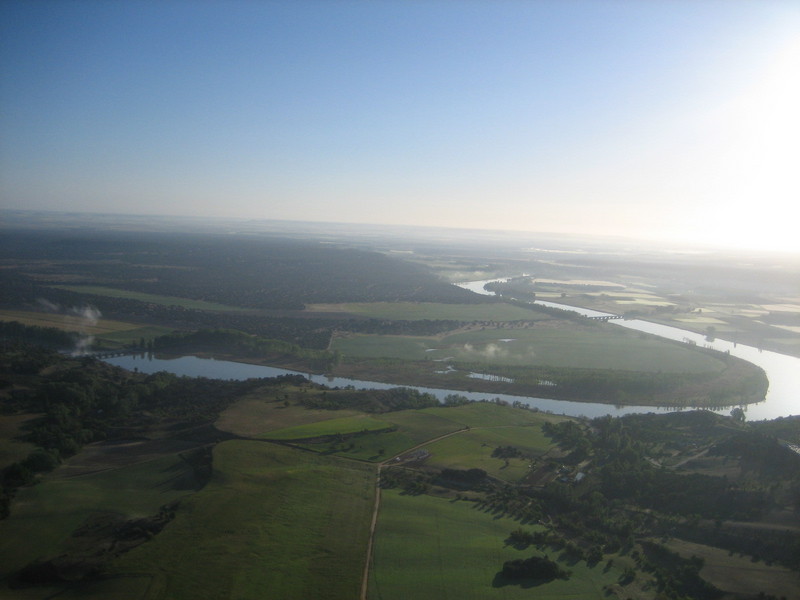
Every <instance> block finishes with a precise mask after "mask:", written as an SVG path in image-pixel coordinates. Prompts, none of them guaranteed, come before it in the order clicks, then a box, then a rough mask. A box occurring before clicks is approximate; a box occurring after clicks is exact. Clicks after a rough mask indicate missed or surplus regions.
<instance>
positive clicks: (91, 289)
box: [50, 285, 247, 312]
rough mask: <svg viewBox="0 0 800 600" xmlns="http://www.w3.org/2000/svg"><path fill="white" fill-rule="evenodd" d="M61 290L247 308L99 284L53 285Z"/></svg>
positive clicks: (222, 309) (154, 301) (196, 306)
mask: <svg viewBox="0 0 800 600" xmlns="http://www.w3.org/2000/svg"><path fill="white" fill-rule="evenodd" d="M50 287H54V288H57V289H61V290H68V291H70V292H77V293H79V294H93V295H95V296H108V297H109V298H127V299H128V300H139V301H140V302H150V303H152V304H162V305H164V306H180V307H183V308H191V309H196V310H211V311H218V312H232V311H244V310H247V309H244V308H239V307H237V306H229V305H227V304H217V303H216V302H206V301H204V300H192V299H190V298H179V297H177V296H162V295H160V294H146V293H144V292H132V291H130V290H120V289H117V288H110V287H104V286H100V285H53V286H50Z"/></svg>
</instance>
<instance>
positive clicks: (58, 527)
mask: <svg viewBox="0 0 800 600" xmlns="http://www.w3.org/2000/svg"><path fill="white" fill-rule="evenodd" d="M57 473H58V471H56V472H54V474H53V475H52V476H47V477H45V478H44V479H43V481H42V482H41V483H39V484H38V485H35V486H32V487H25V488H21V489H19V490H18V492H17V495H16V497H15V499H14V501H13V503H12V505H11V515H10V516H9V517H8V518H7V519H4V520H2V521H0V565H2V566H1V567H0V580H1V579H3V578H5V577H6V576H8V574H9V573H12V572H15V571H17V570H19V569H21V568H22V567H24V566H25V565H27V564H29V563H30V562H32V561H34V560H36V559H42V558H52V557H55V556H57V555H59V554H61V553H62V552H64V551H65V550H66V549H67V548H68V546H69V544H70V535H71V533H72V532H73V531H74V530H75V529H77V528H78V527H80V526H81V525H82V524H83V523H84V522H85V521H86V520H87V519H88V518H90V517H91V516H92V515H96V514H102V513H113V514H118V515H123V516H125V517H127V518H137V517H144V516H148V515H152V514H155V513H157V512H158V511H159V508H160V507H161V506H163V505H165V504H168V503H170V502H172V501H174V500H177V499H179V498H182V497H184V496H186V495H187V494H188V493H191V492H192V491H194V490H195V488H196V485H197V482H196V481H195V478H194V475H193V472H192V469H191V468H190V467H189V465H188V464H187V463H186V462H185V461H184V460H182V459H181V458H180V457H179V456H177V455H171V456H165V457H163V458H159V459H157V460H152V461H147V462H143V463H139V464H135V465H131V466H128V467H124V468H120V469H114V470H108V471H103V472H99V473H94V474H91V475H86V476H82V477H73V478H69V479H60V478H56V477H55V475H56V474H57ZM29 592H30V595H28V592H25V593H23V591H21V590H14V591H13V592H11V591H9V590H8V589H5V588H4V587H0V598H29V597H30V598H45V597H50V594H51V593H53V589H51V588H46V589H45V588H36V589H32V590H29ZM106 597H107V596H106Z"/></svg>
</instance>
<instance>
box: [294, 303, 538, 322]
mask: <svg viewBox="0 0 800 600" xmlns="http://www.w3.org/2000/svg"><path fill="white" fill-rule="evenodd" d="M306 310H307V311H310V312H341V313H348V314H352V315H358V316H361V317H369V318H371V319H396V320H403V321H419V320H425V319H430V320H453V321H536V320H546V319H550V318H551V317H549V316H548V315H546V314H544V313H542V312H539V311H537V310H535V309H528V308H522V307H520V306H513V305H511V304H504V303H500V302H497V303H487V304H442V303H437V302H348V303H344V304H309V305H307V306H306Z"/></svg>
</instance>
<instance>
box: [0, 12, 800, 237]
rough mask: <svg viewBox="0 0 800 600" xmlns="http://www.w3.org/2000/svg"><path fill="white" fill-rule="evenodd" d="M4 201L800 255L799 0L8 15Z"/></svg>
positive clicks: (1, 133)
mask: <svg viewBox="0 0 800 600" xmlns="http://www.w3.org/2000/svg"><path fill="white" fill-rule="evenodd" d="M0 22H1V23H2V25H0V27H2V30H1V31H0V34H1V35H0V67H2V68H1V70H0V103H1V104H0V105H1V108H2V111H0V113H1V114H0V207H3V208H30V209H43V210H73V211H92V212H106V213H137V214H169V215H195V216H197V215H199V216H226V217H243V218H276V219H298V220H319V221H337V222H360V223H394V224H411V225H434V226H452V227H478V228H492V229H515V230H529V231H545V232H559V231H561V232H571V233H601V234H602V233H606V234H611V235H629V236H634V237H646V238H650V239H675V240H684V241H705V242H709V243H719V244H731V245H740V246H744V247H747V246H754V247H773V248H781V249H792V250H796V251H800V241H798V240H797V239H795V238H798V237H800V236H797V235H796V233H795V229H796V227H795V226H794V224H793V221H796V218H795V219H792V218H790V215H791V210H792V209H793V207H794V206H795V205H796V204H797V203H798V200H800V183H799V182H798V180H799V179H800V174H798V172H800V169H798V167H797V165H798V164H800V147H799V146H798V140H800V123H799V122H798V110H797V109H796V106H798V105H800V3H798V2H793V1H792V2H790V1H786V2H783V1H777V0H775V1H770V0H759V1H749V2H741V1H736V0H724V1H723V0H719V1H706V0H691V1H689V0H686V1H678V0H670V1H666V0H664V1H655V0H653V1H633V0H629V1H620V2H610V1H602V0H595V1H580V0H559V1H552V2H546V1H527V2H525V1H522V0H514V1H503V0H499V1H493V2H489V1H488V0H487V1H476V0H472V1H470V0H466V1H463V2H458V1H456V0H447V1H439V2H435V1H430V0H419V1H403V2H401V1H370V2H368V1H361V2H339V1H336V0H325V1H319V2H303V1H299V2H298V1H292V2H290V1H288V0H287V1H285V2H267V1H255V0H248V1H244V0H242V1H236V2H234V1H227V2H200V1H192V2H177V1H169V0H168V1H166V2H147V1H144V0H140V1H135V2H134V1H109V2H101V1H100V0H96V1H92V2H86V1H78V0H72V1H59V2H46V1H39V2H15V1H11V0H6V1H5V2H3V3H2V4H1V5H0Z"/></svg>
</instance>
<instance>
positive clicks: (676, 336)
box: [105, 279, 800, 421]
mask: <svg viewBox="0 0 800 600" xmlns="http://www.w3.org/2000/svg"><path fill="white" fill-rule="evenodd" d="M493 281H505V279H501V280H493ZM487 282H488V281H472V282H467V283H463V284H459V285H460V286H461V287H464V288H466V289H470V290H472V291H474V292H477V293H479V294H492V292H487V291H486V290H484V289H483V286H484V284H486V283H487ZM536 303H537V304H542V305H544V306H551V307H554V308H561V309H564V310H571V311H575V312H578V313H580V314H583V315H584V316H606V315H608V313H603V312H599V311H596V310H590V309H582V308H576V307H573V306H568V305H566V304H557V303H555V302H544V301H540V300H537V301H536ZM609 324H614V325H618V326H620V327H628V328H630V329H636V330H638V331H644V332H647V333H652V334H654V335H658V336H661V337H665V338H668V339H672V340H679V341H685V340H692V341H693V342H694V343H696V344H698V345H700V346H706V347H710V348H713V349H715V350H720V351H722V352H725V351H729V352H730V353H731V354H732V355H734V356H737V357H739V358H743V359H745V360H748V361H750V362H752V363H753V364H756V365H758V366H759V367H761V368H762V369H764V371H765V372H766V373H767V377H768V378H769V382H770V386H769V391H768V392H767V396H766V398H765V399H764V401H762V402H758V403H755V404H748V405H746V406H743V407H742V408H744V410H745V412H746V414H747V418H748V420H751V421H758V420H762V419H775V418H777V417H785V416H789V415H792V414H797V413H798V400H800V398H798V395H800V394H799V393H798V392H800V359H798V358H795V357H793V356H787V355H784V354H779V353H777V352H768V351H766V350H764V351H762V350H760V349H758V348H753V347H750V346H745V345H744V344H735V343H732V342H727V341H724V340H715V341H713V342H707V341H706V339H705V337H704V336H702V335H700V334H697V333H693V332H691V331H686V330H683V329H679V328H677V327H669V326H667V325H660V324H657V323H650V322H648V321H642V320H639V319H632V320H624V319H615V320H612V321H609ZM105 361H106V362H108V363H110V364H113V365H116V366H119V367H123V368H126V369H129V370H134V369H135V370H138V371H140V372H142V373H156V372H158V371H167V372H169V373H175V374H176V375H186V376H188V377H210V378H215V379H237V380H238V379H248V378H251V377H276V376H278V375H286V374H298V372H297V371H290V370H287V369H280V368H277V367H265V366H260V365H251V364H246V363H239V362H231V361H224V360H215V359H213V358H198V357H196V356H182V357H179V358H174V359H164V358H154V357H148V356H142V355H126V356H117V357H114V358H107V359H105ZM299 374H301V375H304V376H306V377H308V378H309V379H310V380H311V381H313V382H315V383H320V384H324V385H327V386H330V387H345V386H348V385H352V386H354V387H355V388H357V389H388V388H392V387H397V386H398V384H390V383H381V382H376V381H361V380H358V379H348V378H345V377H327V376H325V375H313V374H307V373H299ZM409 387H414V388H415V389H418V390H420V391H421V392H427V393H429V394H432V395H434V396H436V397H437V398H438V399H439V400H444V398H445V396H447V395H449V394H459V395H462V396H466V397H468V398H470V399H471V400H492V399H494V398H500V399H501V400H505V401H507V402H514V401H520V402H523V403H524V404H527V405H529V406H531V407H535V408H538V409H539V410H543V411H548V412H553V413H557V414H564V415H571V416H586V417H600V416H603V415H612V416H615V417H616V416H622V415H626V414H634V413H649V412H655V413H657V412H670V411H672V410H675V409H672V408H659V407H654V406H615V405H613V404H602V403H597V402H571V401H568V400H554V399H551V398H533V397H527V396H512V395H509V394H487V393H482V392H464V391H461V390H448V389H439V388H427V387H419V386H409ZM715 412H718V413H720V414H729V413H730V407H728V408H722V409H717V410H716V411H715Z"/></svg>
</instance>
